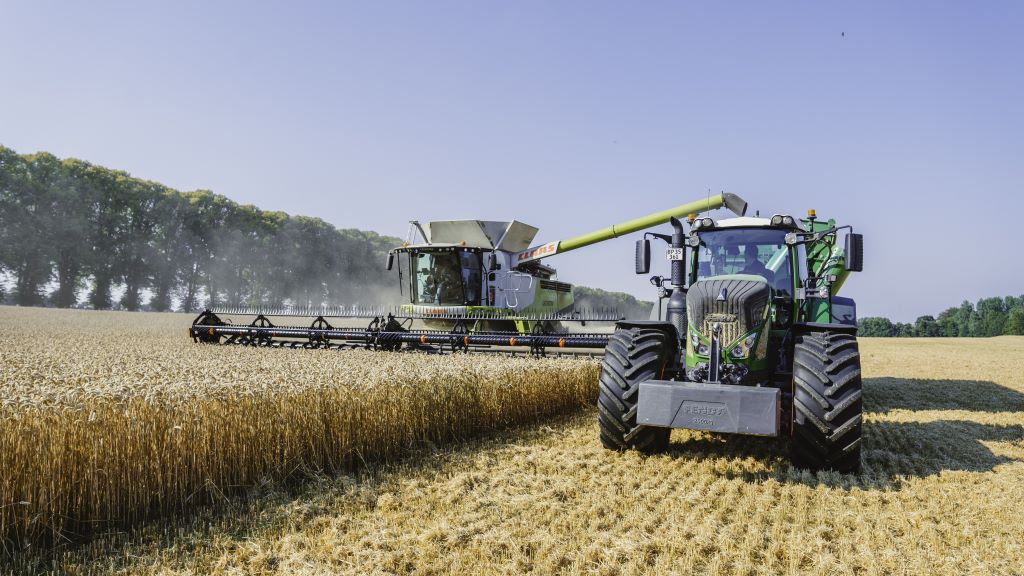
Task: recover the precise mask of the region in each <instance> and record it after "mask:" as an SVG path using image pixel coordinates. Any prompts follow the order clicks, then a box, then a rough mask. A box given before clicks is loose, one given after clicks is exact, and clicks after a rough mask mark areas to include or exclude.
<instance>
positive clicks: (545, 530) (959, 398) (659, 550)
mask: <svg viewBox="0 0 1024 576" xmlns="http://www.w3.org/2000/svg"><path fill="white" fill-rule="evenodd" d="M61 341H63V340H61ZM5 350H6V348H5ZM861 350H862V353H863V358H864V375H865V411H866V414H865V416H866V418H865V428H864V432H865V437H864V442H865V444H864V470H863V472H862V473H861V474H859V475H856V476H849V475H847V476H844V475H837V474H831V473H820V474H815V475H812V474H809V473H807V472H805V471H800V470H795V469H793V468H792V467H791V466H790V465H789V464H788V462H787V460H786V447H785V444H784V442H782V441H776V440H770V439H758V438H748V437H737V436H733V437H730V436H718V435H712V434H704V433H697V432H685V431H677V432H675V433H674V434H673V437H672V440H673V443H672V446H671V448H670V450H669V451H668V453H666V454H662V455H658V456H653V457H644V456H641V455H638V454H635V453H626V454H616V453H611V452H608V451H605V450H603V449H602V448H601V447H600V444H599V442H598V440H597V429H596V424H595V420H594V418H595V416H594V411H593V410H592V409H589V410H585V411H583V412H582V413H579V414H576V415H570V416H559V417H553V418H551V419H549V420H548V421H546V422H544V423H543V424H530V425H524V426H520V427H517V428H513V429H510V430H507V431H504V432H499V433H497V434H491V435H489V436H487V437H484V438H482V439H475V440H469V441H467V442H464V443H462V444H449V445H446V446H440V447H429V446H424V445H422V444H420V445H419V448H417V450H416V451H415V452H414V454H413V455H412V456H411V457H409V458H407V459H405V460H399V461H392V462H390V463H373V462H371V463H369V464H368V465H366V466H364V467H361V468H360V469H359V470H358V471H357V472H354V473H341V474H334V475H328V474H322V475H315V476H313V478H312V479H311V480H309V481H307V482H306V483H304V484H299V485H295V484H287V483H268V484H266V485H263V486H260V487H258V488H256V489H253V490H250V491H249V492H248V495H249V496H248V498H235V499H231V500H228V501H227V502H226V503H225V504H223V505H221V506H216V507H202V508H200V509H198V510H197V511H196V512H195V513H193V514H191V515H187V516H183V517H181V518H180V519H178V520H170V521H157V522H150V523H147V524H145V525H144V526H143V527H142V528H140V529H138V530H136V531H133V532H131V533H126V534H113V535H107V536H103V537H100V538H97V539H95V540H93V541H92V542H91V543H89V544H88V545H85V546H82V547H77V548H74V547H65V548H61V549H60V550H58V552H56V553H54V554H50V555H45V556H41V557H36V558H27V559H24V560H22V561H20V562H19V568H20V569H21V570H23V571H39V570H41V569H44V568H50V569H55V570H58V571H66V572H69V573H89V572H96V573H109V572H125V573H143V574H147V573H148V574H206V573H214V574H238V573H254V574H295V573H300V574H329V573H350V574H390V573H418V574H516V573H524V572H533V573H538V574H552V573H565V574H573V573H598V574H639V573H648V574H691V573H698V574H915V575H916V574H1024V523H1022V520H1021V519H1022V518H1024V490H1022V487H1024V338H1019V337H1003V338H996V339H990V340H938V339H936V340H888V339H887V340H871V339H864V340H862V343H861ZM253 352H254V353H268V352H269V353H274V351H253ZM234 353H236V354H237V353H241V352H234ZM290 353H291V351H281V352H280V354H281V355H275V357H276V358H278V360H276V362H281V363H288V362H291V360H288V359H286V356H284V354H290ZM253 358H254V360H253V361H256V360H255V356H253ZM588 393H592V389H590V390H589V392H588Z"/></svg>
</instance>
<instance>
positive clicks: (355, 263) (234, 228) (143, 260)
mask: <svg viewBox="0 0 1024 576" xmlns="http://www.w3.org/2000/svg"><path fill="white" fill-rule="evenodd" d="M399 243H400V241H399V240H398V239H397V238H389V237H384V236H379V235H377V234H374V233H373V232H363V231H359V230H339V229H337V228H335V227H334V226H331V225H330V224H328V223H326V222H324V221H323V220H320V219H319V218H307V217H303V216H289V215H288V214H285V213H283V212H267V211H263V210H260V209H259V208H256V207H255V206H249V205H239V204H236V203H235V202H232V201H231V200H229V199H227V198H225V197H223V196H218V195H216V194H213V193H212V192H209V191H206V190H199V191H195V192H185V193H182V192H178V191H176V190H172V189H170V188H168V187H166V186H163V185H161V184H157V183H155V182H149V181H145V180H141V179H138V178H133V177H131V176H130V175H129V174H127V173H125V172H119V171H116V170H110V169H107V168H103V167H101V166H95V165H92V164H89V163H88V162H82V161H80V160H74V159H68V160H59V159H57V158H55V157H54V156H52V155H50V154H46V153H39V154H31V155H19V154H17V153H16V152H14V151H13V150H10V149H8V148H5V147H2V146H0V273H2V274H4V275H6V276H7V277H8V278H10V279H11V280H12V281H13V282H12V283H13V291H12V293H11V294H5V293H4V292H3V287H2V286H0V301H3V300H5V299H9V300H10V301H11V302H13V303H16V304H21V305H42V304H46V303H49V304H51V305H55V306H60V307H69V306H74V305H76V304H77V303H78V302H79V299H80V298H81V297H82V296H83V291H84V290H86V289H87V290H88V293H87V294H85V296H86V300H87V302H88V304H89V305H90V306H91V307H93V308H112V307H120V308H124V309H128V310H139V309H144V308H145V309H152V310H169V309H171V308H172V306H173V304H174V302H175V301H177V302H178V303H179V304H178V307H179V308H180V309H182V310H187V311H191V310H196V309H198V308H200V307H202V306H204V305H249V306H272V305H274V306H278V305H286V304H292V305H298V306H309V307H319V306H325V305H326V306H329V305H338V304H346V305H348V304H380V303H385V302H389V301H393V300H394V299H395V298H396V297H397V294H398V288H397V282H396V281H395V279H394V278H392V277H390V276H388V275H387V274H388V273H387V272H386V271H385V270H384V267H383V262H384V255H385V253H386V252H387V250H389V249H391V248H393V247H395V246H396V245H397V244H399ZM48 288H52V289H51V290H50V291H49V293H47V290H48ZM117 292H120V294H121V296H120V298H119V299H118V301H116V302H115V301H114V294H115V293H117Z"/></svg>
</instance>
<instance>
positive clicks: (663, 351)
mask: <svg viewBox="0 0 1024 576" xmlns="http://www.w3.org/2000/svg"><path fill="white" fill-rule="evenodd" d="M671 346H672V343H671V341H670V338H669V335H668V334H666V333H665V332H663V331H661V330H657V329H652V328H628V329H625V328H620V329H617V330H616V331H615V332H614V333H613V334H612V336H611V338H610V339H609V340H608V347H607V348H605V352H604V360H602V361H601V377H600V380H599V390H598V395H597V424H598V426H599V427H600V429H601V444H602V445H604V447H605V448H608V449H609V450H627V449H634V450H638V451H640V452H644V453H647V454H653V453H655V452H661V451H663V450H665V449H666V448H667V447H668V439H669V435H670V434H671V433H672V429H671V428H661V427H652V426H639V425H637V423H636V410H637V402H638V400H639V392H640V383H641V382H644V381H645V380H650V379H652V378H657V377H659V376H661V375H662V373H663V372H664V369H665V363H666V362H667V361H668V357H669V350H670V347H671Z"/></svg>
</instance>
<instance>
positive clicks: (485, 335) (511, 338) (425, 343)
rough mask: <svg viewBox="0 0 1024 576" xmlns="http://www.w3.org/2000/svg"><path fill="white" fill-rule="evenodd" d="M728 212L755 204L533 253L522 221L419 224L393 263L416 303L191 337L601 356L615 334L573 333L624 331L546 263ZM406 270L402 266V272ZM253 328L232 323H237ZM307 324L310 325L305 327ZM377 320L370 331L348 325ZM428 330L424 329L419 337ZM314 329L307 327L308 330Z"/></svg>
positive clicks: (260, 322) (218, 315)
mask: <svg viewBox="0 0 1024 576" xmlns="http://www.w3.org/2000/svg"><path fill="white" fill-rule="evenodd" d="M722 207H725V208H728V209H729V210H731V211H732V212H734V213H736V214H737V215H740V216H742V215H743V214H744V213H745V212H746V207H747V203H746V202H745V201H744V200H743V199H741V198H740V197H739V196H736V195H735V194H729V193H721V194H716V195H713V196H708V197H706V198H704V199H701V200H697V201H695V202H689V203H686V204H682V205H680V206H676V207H675V208H670V209H668V210H662V211H660V212H655V213H653V214H649V215H647V216H643V217H641V218H636V219H633V220H628V221H626V222H622V223H620V224H615V225H613V226H609V227H607V228H602V229H600V230H596V231H593V232H590V233H587V234H583V235H580V236H575V237H572V238H569V239H566V240H561V241H555V242H549V243H547V244H541V245H534V246H531V243H532V242H533V239H534V236H535V235H536V234H537V228H535V227H533V226H530V225H528V224H524V223H522V222H519V221H517V220H512V221H510V222H498V221H484V220H443V221H434V222H428V223H427V224H426V226H425V227H424V226H422V225H420V224H419V223H418V222H415V221H413V222H411V226H412V228H411V230H412V232H413V235H415V236H417V238H416V239H422V242H416V243H412V242H409V241H407V242H405V243H403V245H402V246H401V247H398V248H395V249H393V250H391V251H390V252H389V253H388V257H387V268H388V270H392V269H394V267H395V264H396V263H397V266H398V281H399V286H400V289H401V291H402V293H403V294H405V295H407V296H408V298H409V301H408V302H407V303H405V304H402V305H401V306H398V307H396V308H392V309H383V308H376V309H357V308H335V309H315V310H309V309H306V310H263V309H233V310H216V311H214V310H206V311H204V312H202V313H201V314H199V315H198V316H197V317H196V319H195V320H194V321H193V323H192V326H191V327H190V328H189V337H191V338H192V339H193V340H195V341H196V342H205V343H223V344H243V345H249V346H268V347H289V348H346V347H361V348H371V349H377V350H389V351H397V350H403V349H405V350H426V351H434V352H444V351H452V352H454V351H470V350H478V349H484V348H486V349H491V348H496V347H497V349H499V350H502V349H504V350H515V349H518V348H528V349H529V350H530V352H532V353H534V354H544V353H545V351H546V350H547V349H548V348H556V349H559V351H561V352H565V353H575V352H583V353H587V351H592V352H591V353H593V352H597V353H600V349H603V348H604V347H605V346H606V345H607V343H608V339H609V337H610V334H608V333H595V332H583V331H569V330H566V329H565V328H564V326H565V325H566V324H568V323H581V324H585V323H586V322H614V321H618V320H622V317H621V316H620V315H618V314H616V313H614V312H613V311H608V310H596V311H594V310H577V309H576V308H575V306H574V303H573V294H572V285H571V284H567V283H565V282H560V281H559V280H558V277H557V271H556V270H555V269H554V268H552V267H550V266H547V265H545V264H543V263H542V262H541V261H542V260H543V259H546V258H549V257H551V256H554V255H556V254H564V253H566V252H570V251H572V250H576V249H579V248H583V247H585V246H590V245H591V244H596V243H598V242H602V241H605V240H610V239H612V238H617V237H619V236H622V235H625V234H630V233H633V232H637V231H639V230H644V229H646V228H651V227H653V226H659V225H663V224H667V223H668V222H669V221H670V220H671V219H673V218H682V217H685V216H686V215H688V214H699V213H702V212H707V211H709V210H714V209H717V208H722ZM396 261H397V262H396ZM238 315H244V316H247V317H248V318H252V317H253V316H255V318H253V319H252V320H248V319H246V320H244V321H241V323H232V322H233V321H234V319H233V318H232V316H238ZM296 318H305V319H306V320H307V321H309V324H308V325H295V324H296V323H297V322H299V321H298V320H296ZM353 319H364V320H369V323H368V324H366V325H365V326H364V327H355V328H353V327H338V326H335V324H338V323H339V321H345V320H348V321H351V320H353ZM414 321H420V322H421V324H422V325H423V326H424V328H414V327H413V322H414ZM302 323H303V324H305V322H302Z"/></svg>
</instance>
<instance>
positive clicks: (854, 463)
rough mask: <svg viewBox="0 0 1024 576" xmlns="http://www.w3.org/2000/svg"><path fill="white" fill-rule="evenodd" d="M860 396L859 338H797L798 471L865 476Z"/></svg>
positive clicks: (816, 335)
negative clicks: (819, 471) (832, 471)
mask: <svg viewBox="0 0 1024 576" xmlns="http://www.w3.org/2000/svg"><path fill="white" fill-rule="evenodd" d="M861 394H862V383H861V374H860V351H859V349H858V347H857V338H856V336H854V335H852V334H845V333H839V332H812V333H809V334H804V335H802V336H799V337H797V340H796V346H795V348H794V351H793V423H792V424H793V439H792V460H793V464H794V465H795V466H797V467H798V468H808V469H810V470H834V471H836V472H841V473H856V472H859V471H860V445H861V425H862V422H861V418H862V412H863V405H862V398H861Z"/></svg>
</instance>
